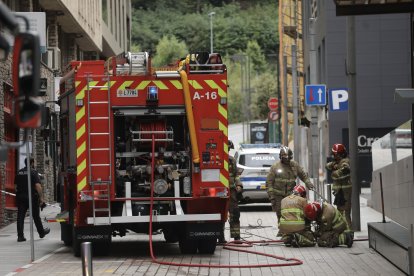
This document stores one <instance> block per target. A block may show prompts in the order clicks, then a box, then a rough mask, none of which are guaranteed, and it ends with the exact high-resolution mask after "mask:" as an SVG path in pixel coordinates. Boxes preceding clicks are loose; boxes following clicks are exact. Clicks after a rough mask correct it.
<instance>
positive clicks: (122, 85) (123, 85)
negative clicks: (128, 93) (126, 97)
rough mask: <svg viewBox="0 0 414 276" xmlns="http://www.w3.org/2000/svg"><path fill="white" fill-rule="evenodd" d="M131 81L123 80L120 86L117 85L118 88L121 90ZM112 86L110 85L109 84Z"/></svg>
mask: <svg viewBox="0 0 414 276" xmlns="http://www.w3.org/2000/svg"><path fill="white" fill-rule="evenodd" d="M132 83H133V81H124V82H123V83H122V84H121V85H120V86H119V88H118V89H121V90H123V89H125V87H129V86H130V85H131V84H132ZM111 86H112V85H111Z"/></svg>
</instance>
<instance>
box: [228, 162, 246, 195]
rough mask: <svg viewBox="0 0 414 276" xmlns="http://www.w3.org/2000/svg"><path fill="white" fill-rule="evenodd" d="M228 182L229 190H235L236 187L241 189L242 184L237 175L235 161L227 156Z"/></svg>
mask: <svg viewBox="0 0 414 276" xmlns="http://www.w3.org/2000/svg"><path fill="white" fill-rule="evenodd" d="M229 182H230V188H236V186H240V187H242V188H243V184H242V183H241V181H240V178H239V176H238V175H237V165H236V159H234V157H233V156H229Z"/></svg>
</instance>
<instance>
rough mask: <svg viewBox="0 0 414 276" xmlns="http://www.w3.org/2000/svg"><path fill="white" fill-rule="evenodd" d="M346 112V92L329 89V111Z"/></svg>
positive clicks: (344, 90)
mask: <svg viewBox="0 0 414 276" xmlns="http://www.w3.org/2000/svg"><path fill="white" fill-rule="evenodd" d="M347 110H348V90H347V89H330V90H329V111H347Z"/></svg>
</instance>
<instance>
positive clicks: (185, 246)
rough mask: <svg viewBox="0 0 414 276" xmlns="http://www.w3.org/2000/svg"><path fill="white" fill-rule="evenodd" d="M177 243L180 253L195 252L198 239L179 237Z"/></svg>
mask: <svg viewBox="0 0 414 276" xmlns="http://www.w3.org/2000/svg"><path fill="white" fill-rule="evenodd" d="M178 245H179V247H180V251H181V253H182V254H195V253H197V247H198V241H196V240H187V239H185V238H181V239H180V240H179V241H178Z"/></svg>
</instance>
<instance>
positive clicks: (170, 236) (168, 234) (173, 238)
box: [162, 229, 178, 243]
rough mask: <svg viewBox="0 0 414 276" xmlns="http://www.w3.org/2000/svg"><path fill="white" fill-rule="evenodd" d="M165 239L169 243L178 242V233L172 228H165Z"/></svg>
mask: <svg viewBox="0 0 414 276" xmlns="http://www.w3.org/2000/svg"><path fill="white" fill-rule="evenodd" d="M162 232H163V234H164V239H165V241H166V242H167V243H175V242H178V235H177V234H175V233H174V231H172V230H167V229H163V230H162Z"/></svg>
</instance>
